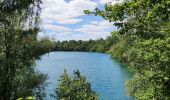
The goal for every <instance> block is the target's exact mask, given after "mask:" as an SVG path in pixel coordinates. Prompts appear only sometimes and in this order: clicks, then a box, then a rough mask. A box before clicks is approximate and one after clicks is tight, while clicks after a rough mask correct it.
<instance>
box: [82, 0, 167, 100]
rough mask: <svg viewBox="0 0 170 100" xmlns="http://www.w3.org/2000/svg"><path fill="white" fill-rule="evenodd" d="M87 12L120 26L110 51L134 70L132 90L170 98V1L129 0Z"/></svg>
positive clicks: (142, 98)
mask: <svg viewBox="0 0 170 100" xmlns="http://www.w3.org/2000/svg"><path fill="white" fill-rule="evenodd" d="M84 12H85V13H86V14H94V15H99V16H102V17H103V18H104V19H106V20H108V21H110V22H115V23H114V25H115V26H117V27H118V32H115V35H114V36H115V38H117V41H116V43H115V44H114V45H113V46H112V48H111V49H110V50H109V52H110V53H111V54H112V56H113V57H115V58H117V59H119V60H120V61H122V62H124V63H126V64H127V65H128V68H129V69H130V70H131V71H132V72H133V76H132V78H131V79H130V80H129V81H128V82H127V88H128V93H129V94H130V95H131V96H134V97H135V98H136V99H139V100H150V99H152V100H169V99H170V74H169V73H170V1H169V0H126V1H125V2H123V3H121V4H115V5H112V4H106V5H105V9H104V10H100V9H98V8H96V9H95V10H94V11H89V10H85V11H84ZM113 38H114V37H113Z"/></svg>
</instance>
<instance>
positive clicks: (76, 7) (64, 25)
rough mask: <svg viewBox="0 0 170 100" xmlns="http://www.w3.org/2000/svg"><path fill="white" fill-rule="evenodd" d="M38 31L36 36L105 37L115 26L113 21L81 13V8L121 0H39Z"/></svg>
mask: <svg viewBox="0 0 170 100" xmlns="http://www.w3.org/2000/svg"><path fill="white" fill-rule="evenodd" d="M42 1H43V4H42V6H41V7H42V13H41V20H42V21H41V24H40V27H41V32H39V33H38V37H39V38H42V37H49V38H51V39H53V40H56V41H64V40H89V39H93V40H96V39H99V38H106V37H107V36H110V32H111V31H113V30H116V27H115V26H113V23H109V22H108V21H106V20H104V19H103V18H101V17H99V16H98V17H97V16H93V15H89V16H88V15H85V14H84V13H83V10H87V9H88V10H94V9H95V8H96V7H98V8H100V9H102V8H103V7H104V5H105V4H106V3H110V2H111V3H112V4H115V3H121V2H122V0H42Z"/></svg>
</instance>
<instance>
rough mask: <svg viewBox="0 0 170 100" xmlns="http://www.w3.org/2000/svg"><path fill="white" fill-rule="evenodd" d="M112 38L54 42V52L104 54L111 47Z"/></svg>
mask: <svg viewBox="0 0 170 100" xmlns="http://www.w3.org/2000/svg"><path fill="white" fill-rule="evenodd" d="M113 42H114V40H113V38H112V37H111V36H109V37H107V38H106V39H98V40H89V41H83V40H79V41H76V40H69V41H62V42H61V41H58V42H55V48H54V51H85V52H102V53H103V52H106V51H108V50H109V49H110V47H111V46H112V45H113Z"/></svg>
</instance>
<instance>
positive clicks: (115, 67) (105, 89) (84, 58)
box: [36, 52, 130, 100]
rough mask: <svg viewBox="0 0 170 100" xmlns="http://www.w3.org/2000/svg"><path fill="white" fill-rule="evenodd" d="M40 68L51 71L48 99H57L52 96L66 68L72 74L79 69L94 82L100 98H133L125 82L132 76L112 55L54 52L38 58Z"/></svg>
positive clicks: (104, 99) (105, 99)
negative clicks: (127, 91)
mask: <svg viewBox="0 0 170 100" xmlns="http://www.w3.org/2000/svg"><path fill="white" fill-rule="evenodd" d="M36 64H37V69H38V70H39V71H40V72H43V73H47V74H48V77H49V79H48V80H47V82H48V83H49V84H48V87H46V92H47V97H46V98H45V100H55V99H54V98H53V97H50V94H53V93H54V89H55V88H56V86H57V84H58V81H57V80H58V79H59V77H60V75H62V73H63V71H64V69H66V70H67V72H68V73H69V74H72V73H73V71H74V70H76V69H79V71H80V72H81V74H83V75H85V76H86V77H87V79H88V81H89V82H90V83H91V85H92V89H93V90H94V91H96V92H97V94H98V95H99V96H100V100H130V97H128V96H127V95H126V90H125V81H126V80H127V79H128V78H129V75H128V73H127V71H126V70H125V69H123V68H122V67H121V64H119V63H118V62H117V61H115V60H113V59H111V57H110V55H108V54H102V53H86V52H51V53H49V54H45V55H43V56H42V57H41V59H40V60H37V61H36Z"/></svg>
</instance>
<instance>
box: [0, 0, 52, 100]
mask: <svg viewBox="0 0 170 100" xmlns="http://www.w3.org/2000/svg"><path fill="white" fill-rule="evenodd" d="M40 4H41V0H0V100H16V99H17V98H19V97H22V98H26V97H27V96H35V97H36V98H37V99H42V97H43V96H44V95H45V92H44V86H45V85H46V84H45V80H46V78H47V76H46V75H44V74H42V73H39V72H37V71H35V67H34V65H35V59H36V57H38V56H39V55H40V54H43V53H45V52H47V51H49V48H48V47H46V48H48V50H47V49H45V46H46V45H42V44H46V43H47V42H45V40H41V41H38V40H37V32H38V31H39V27H38V24H39V14H40V10H41V9H40ZM47 45H48V44H47ZM40 47H41V48H40Z"/></svg>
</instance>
